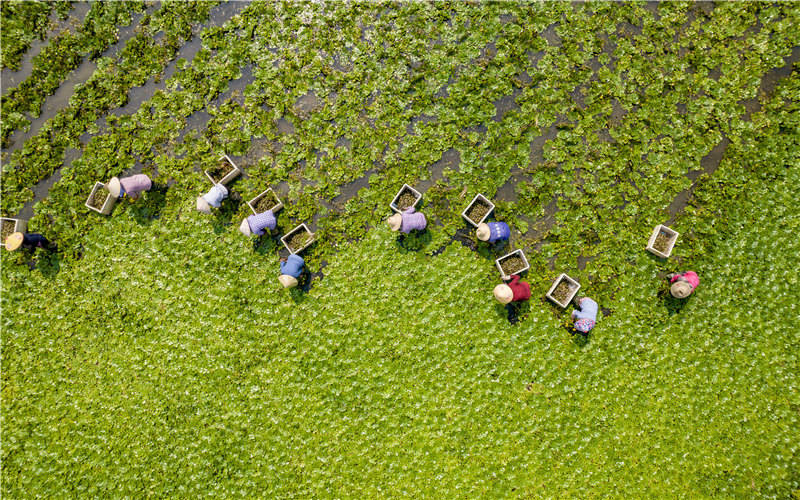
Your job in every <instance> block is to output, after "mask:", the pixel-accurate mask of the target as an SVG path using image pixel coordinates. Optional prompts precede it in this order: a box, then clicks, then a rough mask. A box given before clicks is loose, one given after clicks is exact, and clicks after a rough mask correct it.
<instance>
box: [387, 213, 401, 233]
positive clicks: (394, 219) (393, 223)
mask: <svg viewBox="0 0 800 500" xmlns="http://www.w3.org/2000/svg"><path fill="white" fill-rule="evenodd" d="M386 222H387V223H389V227H390V228H391V229H392V231H399V230H400V226H402V225H403V216H402V215H400V214H394V215H392V216H391V217H389V218H388V219H386Z"/></svg>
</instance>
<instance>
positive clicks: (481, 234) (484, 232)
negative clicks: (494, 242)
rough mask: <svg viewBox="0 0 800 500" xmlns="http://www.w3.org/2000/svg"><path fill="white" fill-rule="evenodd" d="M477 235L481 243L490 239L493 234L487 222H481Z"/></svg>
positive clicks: (476, 231)
mask: <svg viewBox="0 0 800 500" xmlns="http://www.w3.org/2000/svg"><path fill="white" fill-rule="evenodd" d="M475 235H476V236H477V237H478V239H479V240H481V241H486V240H488V239H489V236H491V235H492V232H491V231H490V230H489V225H488V224H486V223H485V222H481V223H480V224H478V229H476V230H475Z"/></svg>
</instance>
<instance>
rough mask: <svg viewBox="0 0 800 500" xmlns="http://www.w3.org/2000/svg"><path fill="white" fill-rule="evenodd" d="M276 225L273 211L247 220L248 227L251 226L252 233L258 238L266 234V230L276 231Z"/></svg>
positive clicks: (252, 216)
mask: <svg viewBox="0 0 800 500" xmlns="http://www.w3.org/2000/svg"><path fill="white" fill-rule="evenodd" d="M276 224H277V222H276V221H275V215H273V213H272V210H267V211H266V212H263V213H260V214H255V215H251V216H249V217H248V218H247V225H248V226H250V231H252V232H253V234H255V235H257V236H261V235H262V234H264V229H275V225H276Z"/></svg>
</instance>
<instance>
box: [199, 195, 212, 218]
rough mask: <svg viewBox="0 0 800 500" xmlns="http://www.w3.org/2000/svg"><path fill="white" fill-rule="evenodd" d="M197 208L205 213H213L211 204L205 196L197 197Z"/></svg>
mask: <svg viewBox="0 0 800 500" xmlns="http://www.w3.org/2000/svg"><path fill="white" fill-rule="evenodd" d="M197 209H198V210H200V211H201V212H203V213H204V214H210V213H211V205H209V204H208V202H207V201H206V200H205V198H203V197H202V196H198V197H197Z"/></svg>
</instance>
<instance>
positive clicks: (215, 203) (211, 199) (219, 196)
mask: <svg viewBox="0 0 800 500" xmlns="http://www.w3.org/2000/svg"><path fill="white" fill-rule="evenodd" d="M227 197H228V188H226V187H225V186H223V185H222V184H214V187H212V188H211V189H210V190H209V191H208V192H207V193H206V194H204V195H203V196H200V197H198V198H197V209H198V210H200V211H201V212H203V213H204V214H210V213H211V207H214V208H219V206H220V204H221V203H222V200H224V199H225V198H227Z"/></svg>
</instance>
